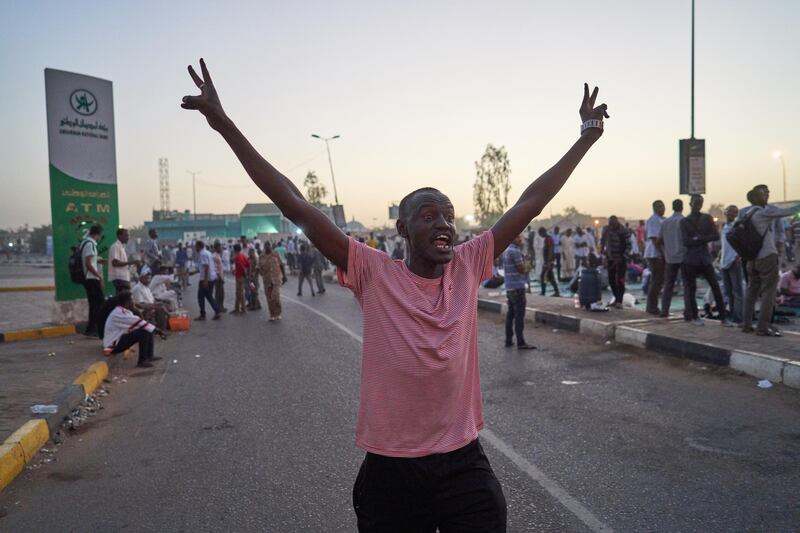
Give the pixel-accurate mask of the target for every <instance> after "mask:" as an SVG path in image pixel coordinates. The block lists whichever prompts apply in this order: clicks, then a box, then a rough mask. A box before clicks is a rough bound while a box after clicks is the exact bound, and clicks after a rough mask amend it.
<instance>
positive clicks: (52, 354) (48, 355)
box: [47, 352, 56, 357]
mask: <svg viewBox="0 0 800 533" xmlns="http://www.w3.org/2000/svg"><path fill="white" fill-rule="evenodd" d="M55 354H56V352H50V353H49V354H47V357H53V356H54V355H55Z"/></svg>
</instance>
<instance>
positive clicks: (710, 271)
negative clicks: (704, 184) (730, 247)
mask: <svg viewBox="0 0 800 533" xmlns="http://www.w3.org/2000/svg"><path fill="white" fill-rule="evenodd" d="M689 206H690V207H691V208H692V212H691V213H689V216H687V217H686V218H684V219H683V220H681V234H682V235H683V244H684V246H686V255H684V257H683V266H682V270H683V279H684V283H685V286H684V290H683V305H684V310H683V318H684V320H686V321H687V322H689V321H691V322H693V323H694V324H697V325H698V326H702V325H703V321H702V320H701V319H700V318H699V316H698V314H697V298H696V293H697V277H698V276H702V277H703V278H704V279H705V280H706V282H707V283H708V285H709V286H710V287H711V291H712V292H713V293H714V301H715V302H716V304H717V309H718V310H719V319H720V321H721V322H722V325H723V326H726V327H733V323H732V322H731V321H730V320H728V319H727V318H726V317H725V300H723V299H722V291H721V290H720V288H719V283H718V282H717V275H716V273H715V272H714V266H713V265H712V261H711V254H710V253H709V251H708V243H710V242H714V241H718V240H719V231H718V230H717V225H716V224H715V223H714V219H713V218H711V215H709V214H706V213H701V212H700V210H701V209H703V197H702V196H701V195H699V194H693V195H692V199H691V200H690V201H689Z"/></svg>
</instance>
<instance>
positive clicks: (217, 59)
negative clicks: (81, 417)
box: [0, 0, 800, 227]
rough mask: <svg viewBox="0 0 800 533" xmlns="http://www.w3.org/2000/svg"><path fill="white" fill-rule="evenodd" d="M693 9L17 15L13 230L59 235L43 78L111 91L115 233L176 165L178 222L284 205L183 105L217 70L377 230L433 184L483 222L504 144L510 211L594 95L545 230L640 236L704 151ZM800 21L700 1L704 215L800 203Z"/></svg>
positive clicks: (48, 10)
mask: <svg viewBox="0 0 800 533" xmlns="http://www.w3.org/2000/svg"><path fill="white" fill-rule="evenodd" d="M690 6H691V3H690V1H689V0H680V1H678V0H671V1H669V2H664V1H655V0H639V1H622V0H619V1H613V2H588V1H568V2H550V1H548V2H544V1H531V0H528V1H519V2H502V1H498V2H466V1H459V2H410V1H409V2H396V3H388V2H346V1H343V2H302V1H296V2H226V3H224V4H223V3H220V2H204V1H194V2H144V1H137V2H92V1H82V2H79V3H77V4H76V3H74V2H59V3H56V2H39V1H30V2H13V3H8V4H6V5H5V7H4V10H3V15H4V17H3V18H4V22H5V24H4V27H3V31H2V32H0V72H1V73H2V74H1V75H2V82H3V83H2V84H1V85H0V101H1V102H2V109H3V119H4V120H3V127H2V128H1V129H0V161H2V165H0V179H2V183H3V185H4V193H3V195H2V199H0V207H1V209H0V227H9V226H17V225H21V224H24V223H29V224H32V225H39V224H43V223H49V221H50V207H49V205H50V204H49V186H48V170H47V169H48V154H47V132H46V123H45V93H44V74H43V71H44V69H45V68H48V67H49V68H56V69H61V70H68V71H73V72H78V73H83V74H89V75H93V76H97V77H100V78H104V79H108V80H111V81H112V82H113V83H114V100H115V122H116V138H117V146H116V149H117V172H118V184H119V203H120V220H121V222H122V223H123V224H125V225H138V224H141V223H142V222H143V221H144V220H149V218H150V212H151V209H153V208H158V205H159V191H158V158H159V157H167V158H169V164H170V184H171V204H172V208H173V209H191V207H192V185H191V177H190V176H189V175H188V174H187V172H186V171H187V170H199V171H200V172H201V174H200V175H199V176H198V184H197V208H198V211H199V212H215V213H238V212H239V211H240V209H241V208H242V206H243V205H244V204H245V203H247V202H264V201H268V200H267V199H266V197H265V196H264V195H263V194H262V193H261V192H260V191H259V190H258V189H256V188H255V186H253V185H251V182H250V180H249V178H248V177H247V175H246V174H245V173H244V171H243V170H242V168H241V167H240V165H239V163H238V161H237V160H236V158H235V157H234V156H233V154H232V153H231V151H230V150H229V149H228V147H227V146H226V145H225V143H224V142H223V140H222V139H221V137H219V136H218V135H217V134H216V133H214V132H213V131H211V129H210V128H209V127H208V126H207V124H206V123H205V121H204V120H203V119H202V117H201V116H200V115H199V114H198V113H196V112H189V111H185V110H182V109H181V108H180V107H179V104H180V99H181V97H182V96H183V95H185V94H195V93H196V89H195V88H194V85H193V84H192V82H191V80H190V79H189V76H188V75H187V73H186V65H187V64H189V63H193V64H195V65H197V60H198V58H200V57H204V58H205V59H206V61H207V63H208V66H209V68H210V69H211V73H212V75H213V76H214V81H215V83H216V85H217V88H218V91H219V93H220V96H221V98H222V103H223V105H224V106H225V108H226V111H227V112H228V114H229V115H230V116H231V117H232V118H233V120H234V121H235V122H236V123H237V124H238V126H239V127H240V128H241V129H242V131H243V132H244V133H245V135H247V136H248V137H249V138H250V140H251V141H252V142H253V144H254V145H255V146H256V147H257V148H258V149H259V150H260V151H261V153H262V154H263V155H264V156H265V157H266V158H267V159H268V160H269V161H271V162H272V163H273V164H274V165H275V166H276V167H277V168H278V169H280V170H282V171H283V172H284V173H286V174H287V176H289V178H291V179H292V180H293V181H294V182H295V183H296V184H297V185H298V186H299V187H301V188H302V180H303V177H304V176H305V174H306V172H307V171H309V170H315V171H316V172H317V174H318V175H319V176H320V178H322V181H323V183H324V184H325V185H326V186H327V187H328V189H329V191H330V198H329V199H330V200H332V197H333V187H332V186H331V183H330V172H329V170H328V161H327V157H326V155H325V146H324V144H323V143H322V142H320V141H318V140H316V139H312V138H311V134H312V133H318V134H320V135H323V136H330V135H334V134H339V135H341V138H340V139H338V140H336V141H333V143H332V144H331V148H332V152H333V163H334V170H335V172H336V178H337V186H338V190H339V198H340V200H341V202H342V203H343V204H344V205H345V210H346V214H347V217H348V219H350V218H352V217H353V216H355V218H356V219H358V220H360V221H361V222H363V223H365V224H367V225H372V224H373V223H377V224H381V223H384V222H385V221H386V220H387V207H388V205H389V204H390V203H391V202H393V201H399V200H400V199H401V198H402V197H403V196H404V195H405V194H406V193H407V192H409V191H411V190H412V189H414V188H417V187H421V186H426V185H430V186H436V187H438V188H440V189H441V190H442V191H443V192H445V193H446V194H448V195H449V196H450V197H451V199H452V200H453V203H454V205H455V207H456V212H457V214H458V215H464V214H468V213H471V212H472V211H473V207H472V185H473V182H474V180H475V170H474V161H476V160H477V159H479V158H480V156H481V154H482V153H483V150H484V148H485V146H486V144H487V143H493V144H496V145H504V146H505V147H506V148H507V150H508V153H509V157H510V161H511V168H512V175H511V181H512V185H513V187H512V190H511V195H510V197H509V200H510V202H511V203H513V202H514V201H515V200H516V199H517V197H518V196H519V194H520V193H521V192H522V190H523V189H524V188H525V187H526V186H527V184H528V183H529V182H530V181H531V180H532V179H534V178H535V177H537V176H538V175H539V174H541V173H542V172H543V171H545V170H546V169H547V168H548V167H549V166H550V165H552V164H553V163H554V162H555V161H556V160H557V159H558V158H559V157H560V156H561V155H562V154H563V153H564V152H565V151H566V150H567V149H568V148H569V146H570V145H571V144H572V143H573V142H574V141H575V139H576V138H577V136H578V132H579V125H580V120H579V116H578V113H577V110H578V106H579V104H580V99H581V96H582V84H583V82H584V81H588V82H589V83H590V84H593V85H598V86H599V87H600V98H599V102H605V103H607V104H608V106H609V114H610V115H611V118H610V119H609V120H607V121H606V132H605V134H604V136H603V138H602V139H601V140H600V141H599V142H598V143H597V144H596V145H595V147H594V148H593V150H592V151H591V152H590V154H589V155H588V156H587V158H586V159H585V160H584V161H583V163H582V164H581V166H580V167H579V168H578V170H577V171H576V172H575V173H574V175H573V176H572V178H571V179H570V181H569V182H568V184H567V185H566V187H565V188H564V189H563V190H562V191H561V193H559V195H558V196H557V197H556V198H555V200H554V201H553V202H552V203H551V204H550V206H549V207H548V208H547V210H546V212H545V213H544V214H545V215H547V214H549V212H550V211H551V210H552V212H553V213H556V212H559V211H561V210H563V208H564V207H566V206H569V205H574V206H576V207H578V209H580V210H581V211H586V212H590V213H592V214H594V215H609V214H618V215H621V216H626V217H637V218H639V217H645V216H646V215H647V214H648V213H649V206H650V203H651V202H652V200H654V199H656V198H661V199H664V200H667V201H669V200H671V199H673V198H675V197H676V196H677V192H678V140H679V139H681V138H686V137H688V136H689V127H690V123H689V89H690V85H689V81H690V77H689V76H690V70H689V68H690ZM799 27H800V2H798V1H796V0H785V1H778V0H766V1H762V2H752V1H751V2H744V1H735V0H727V1H722V0H716V1H704V0H698V2H697V44H696V50H697V56H696V57H697V67H696V68H697V77H696V81H697V85H696V106H697V113H696V132H695V133H696V136H697V137H698V138H704V139H706V153H707V166H706V172H707V176H708V181H707V193H708V194H707V201H706V202H707V205H708V204H710V203H717V202H721V203H726V204H727V203H734V204H739V205H741V204H742V203H744V202H745V198H744V196H745V192H746V191H747V190H748V189H749V188H750V187H752V186H753V185H754V184H757V183H766V184H767V185H769V186H770V188H771V190H772V191H773V200H780V199H781V197H782V186H781V170H780V163H779V162H778V161H777V160H776V159H775V158H773V157H772V154H773V152H775V151H781V152H782V153H783V156H784V158H785V161H786V165H787V169H788V177H789V199H799V198H800V127H799V126H798V123H799V121H800V105H798V93H800V37H798V28H799Z"/></svg>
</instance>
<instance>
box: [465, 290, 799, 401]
mask: <svg viewBox="0 0 800 533" xmlns="http://www.w3.org/2000/svg"><path fill="white" fill-rule="evenodd" d="M478 309H480V310H482V311H487V312H492V313H499V314H503V313H505V312H506V306H505V304H502V303H501V302H498V301H496V300H489V299H485V298H479V299H478ZM527 310H528V313H527V315H526V320H528V321H532V322H538V323H542V324H546V325H548V326H552V327H556V328H559V329H563V330H567V331H576V332H580V333H581V334H586V335H592V336H595V337H598V338H601V339H604V340H614V341H616V342H618V343H620V344H625V345H627V346H633V347H636V348H643V349H646V350H654V351H657V352H660V353H664V354H667V355H673V356H678V357H682V358H685V359H691V360H693V361H699V362H702V363H710V364H714V365H718V366H729V367H731V368H733V369H734V370H737V371H739V372H744V373H745V374H747V375H749V376H753V377H756V378H759V379H768V380H770V381H772V382H774V383H783V384H784V385H786V386H787V387H792V388H796V389H800V362H797V361H791V360H789V359H783V358H780V357H774V356H771V355H767V354H762V353H754V352H746V351H743V350H731V349H728V348H723V347H721V346H715V345H714V344H712V343H708V342H698V341H693V340H689V339H684V338H680V337H673V336H670V335H664V334H661V333H653V332H651V331H647V330H646V329H643V328H642V327H641V326H643V325H644V324H646V323H648V322H649V321H650V320H651V319H636V320H625V321H620V322H603V321H600V320H596V319H591V318H582V317H576V316H573V315H566V314H561V313H555V312H552V311H542V310H539V309H535V308H532V307H528V308H527Z"/></svg>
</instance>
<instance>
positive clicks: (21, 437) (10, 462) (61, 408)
mask: <svg viewBox="0 0 800 533" xmlns="http://www.w3.org/2000/svg"><path fill="white" fill-rule="evenodd" d="M107 376H108V364H107V363H106V362H105V361H98V362H96V363H93V364H92V365H90V366H89V368H87V369H86V371H85V372H83V373H81V374H80V375H79V376H78V377H77V378H76V379H75V381H74V382H73V383H72V384H71V385H67V386H66V387H64V388H63V389H62V390H61V391H59V393H58V394H57V395H56V398H55V400H54V402H53V405H57V406H58V409H57V411H56V412H55V413H50V414H42V415H37V416H36V417H35V418H33V419H31V420H28V421H27V422H25V423H24V424H23V425H22V426H20V428H19V429H18V430H16V431H15V432H14V433H12V434H11V436H9V437H8V438H7V439H6V440H5V442H3V444H2V445H0V491H2V490H3V489H4V488H5V487H7V486H8V484H9V483H11V482H12V481H13V480H14V478H16V477H17V476H18V475H19V474H20V473H21V472H22V471H23V470H24V468H25V465H26V464H28V463H29V462H31V461H32V460H33V458H34V456H35V455H36V453H37V452H38V451H39V450H40V449H41V448H42V446H44V445H45V443H46V442H47V441H48V440H50V437H51V436H52V435H53V434H55V431H56V430H57V429H58V427H59V426H60V424H61V421H62V420H64V418H65V417H66V416H67V415H68V414H69V413H70V412H71V411H72V410H73V409H75V407H77V406H78V404H80V403H81V402H82V401H83V400H84V399H86V397H87V396H89V395H90V394H92V393H93V392H94V391H95V390H96V389H97V387H98V386H99V385H100V384H101V383H102V382H103V380H104V379H105V378H106V377H107Z"/></svg>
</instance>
